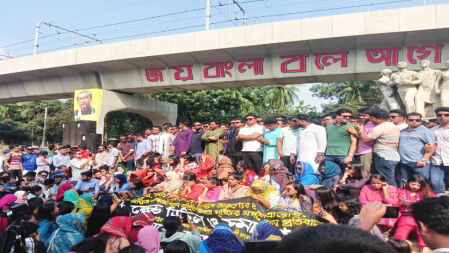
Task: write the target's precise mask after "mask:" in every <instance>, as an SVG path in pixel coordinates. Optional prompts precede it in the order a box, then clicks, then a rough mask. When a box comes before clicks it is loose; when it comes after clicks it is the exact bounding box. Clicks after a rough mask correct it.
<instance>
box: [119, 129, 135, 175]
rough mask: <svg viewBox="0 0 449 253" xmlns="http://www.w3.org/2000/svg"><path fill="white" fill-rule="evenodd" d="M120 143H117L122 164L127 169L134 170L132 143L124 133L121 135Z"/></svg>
mask: <svg viewBox="0 0 449 253" xmlns="http://www.w3.org/2000/svg"><path fill="white" fill-rule="evenodd" d="M119 140H120V143H119V144H118V145H117V148H118V150H119V151H120V152H119V155H120V159H121V160H122V164H123V165H124V166H126V169H127V170H128V171H132V170H134V166H135V165H134V145H133V144H132V143H131V142H129V141H128V140H127V138H126V136H125V135H121V136H120V138H119Z"/></svg>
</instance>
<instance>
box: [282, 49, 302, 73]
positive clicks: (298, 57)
mask: <svg viewBox="0 0 449 253" xmlns="http://www.w3.org/2000/svg"><path fill="white" fill-rule="evenodd" d="M307 56H309V55H308V54H296V55H284V56H281V58H291V59H288V60H285V61H283V62H282V63H281V72H282V73H297V72H305V71H306V57H307ZM296 61H298V62H299V68H296V69H288V64H290V63H292V62H296Z"/></svg>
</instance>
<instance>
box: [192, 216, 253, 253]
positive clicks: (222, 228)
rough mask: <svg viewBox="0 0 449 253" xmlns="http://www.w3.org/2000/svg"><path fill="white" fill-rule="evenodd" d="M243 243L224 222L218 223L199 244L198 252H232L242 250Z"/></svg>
mask: <svg viewBox="0 0 449 253" xmlns="http://www.w3.org/2000/svg"><path fill="white" fill-rule="evenodd" d="M244 248H245V247H244V246H243V243H242V242H241V241H240V239H239V238H238V237H237V236H236V235H235V234H234V232H233V231H232V229H231V228H230V227H229V226H228V224H226V223H219V224H218V225H217V226H215V228H214V229H213V230H212V234H210V235H209V237H208V238H207V239H206V240H204V241H202V242H201V244H200V253H217V252H233V253H240V252H243V250H244Z"/></svg>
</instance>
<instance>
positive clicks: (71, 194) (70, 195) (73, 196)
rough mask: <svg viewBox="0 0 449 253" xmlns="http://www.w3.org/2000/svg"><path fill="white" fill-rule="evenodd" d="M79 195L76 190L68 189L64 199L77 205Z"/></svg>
mask: <svg viewBox="0 0 449 253" xmlns="http://www.w3.org/2000/svg"><path fill="white" fill-rule="evenodd" d="M78 198H79V195H78V193H77V192H76V191H75V190H68V191H65V192H64V199H63V200H64V201H69V202H72V203H73V204H74V205H76V201H77V200H78Z"/></svg>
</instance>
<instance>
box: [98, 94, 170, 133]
mask: <svg viewBox="0 0 449 253" xmlns="http://www.w3.org/2000/svg"><path fill="white" fill-rule="evenodd" d="M112 111H123V112H132V113H137V114H140V115H142V116H143V117H145V118H148V119H150V120H151V121H152V122H153V124H154V125H159V126H162V124H163V123H166V122H170V123H172V124H176V117H177V113H178V105H177V104H173V103H169V102H162V101H158V100H152V99H147V98H142V97H138V96H132V95H128V94H124V93H120V92H114V91H109V90H103V97H102V106H101V111H100V117H99V120H98V123H97V133H98V134H102V135H103V133H104V119H105V117H106V114H108V113H109V112H112Z"/></svg>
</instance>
